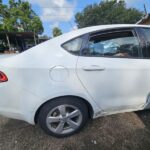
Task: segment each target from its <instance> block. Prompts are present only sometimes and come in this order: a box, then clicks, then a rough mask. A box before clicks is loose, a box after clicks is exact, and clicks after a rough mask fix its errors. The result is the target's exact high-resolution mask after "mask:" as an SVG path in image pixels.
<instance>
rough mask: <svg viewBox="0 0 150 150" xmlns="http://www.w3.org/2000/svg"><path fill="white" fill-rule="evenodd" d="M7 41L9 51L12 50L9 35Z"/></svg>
mask: <svg viewBox="0 0 150 150" xmlns="http://www.w3.org/2000/svg"><path fill="white" fill-rule="evenodd" d="M6 39H7V43H8V47H9V50H10V48H11V46H10V40H9V36H8V34H7V33H6Z"/></svg>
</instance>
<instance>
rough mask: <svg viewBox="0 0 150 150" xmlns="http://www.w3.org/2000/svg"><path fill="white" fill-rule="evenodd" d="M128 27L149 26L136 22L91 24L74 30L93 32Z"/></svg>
mask: <svg viewBox="0 0 150 150" xmlns="http://www.w3.org/2000/svg"><path fill="white" fill-rule="evenodd" d="M130 27H146V28H148V27H149V28H150V26H148V25H137V24H114V25H98V26H91V27H86V28H81V29H78V30H76V32H80V33H81V32H83V33H85V32H93V31H97V30H104V29H115V28H130Z"/></svg>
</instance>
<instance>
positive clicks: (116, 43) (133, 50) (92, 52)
mask: <svg viewBox="0 0 150 150" xmlns="http://www.w3.org/2000/svg"><path fill="white" fill-rule="evenodd" d="M83 54H84V55H87V56H105V57H138V56H139V42H138V39H137V37H135V36H134V35H133V33H132V32H131V31H124V32H115V33H108V34H100V35H95V36H92V37H91V38H90V41H89V45H88V49H85V50H83Z"/></svg>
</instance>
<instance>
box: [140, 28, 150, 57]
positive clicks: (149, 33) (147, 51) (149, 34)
mask: <svg viewBox="0 0 150 150" xmlns="http://www.w3.org/2000/svg"><path fill="white" fill-rule="evenodd" d="M142 31H143V33H144V35H145V37H146V39H147V43H146V45H147V48H144V49H143V51H142V52H143V57H150V29H148V28H143V29H142Z"/></svg>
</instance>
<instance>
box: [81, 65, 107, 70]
mask: <svg viewBox="0 0 150 150" xmlns="http://www.w3.org/2000/svg"><path fill="white" fill-rule="evenodd" d="M82 69H83V70H84V71H104V70H105V68H103V67H100V66H97V65H92V66H85V67H83V68H82Z"/></svg>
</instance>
